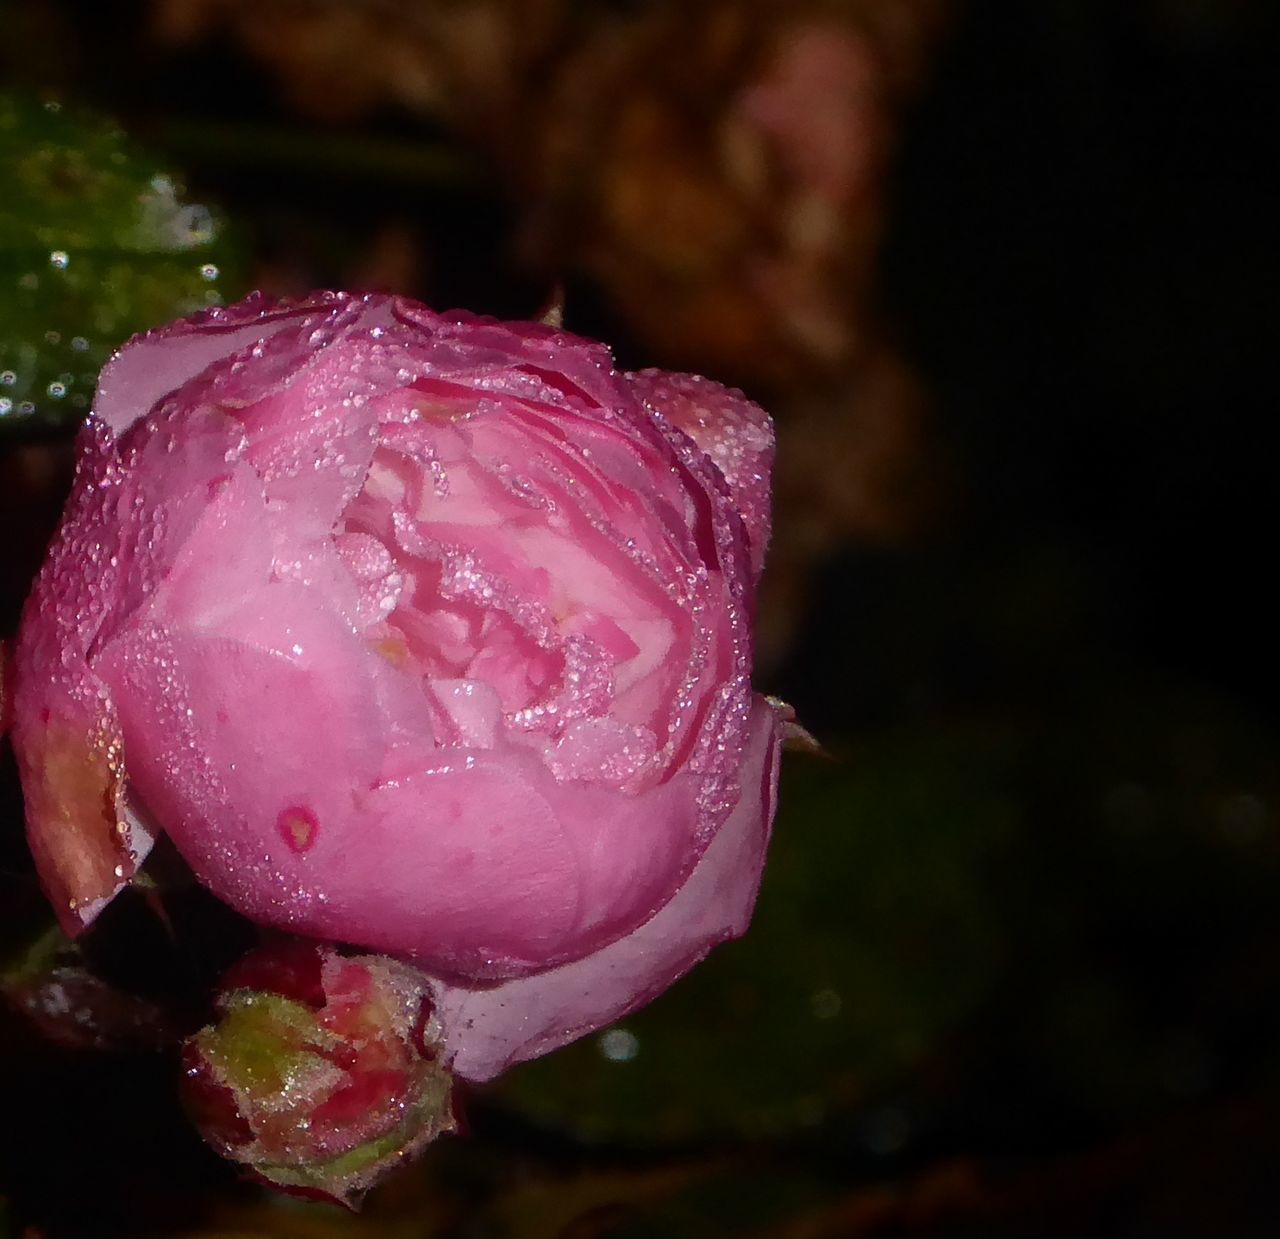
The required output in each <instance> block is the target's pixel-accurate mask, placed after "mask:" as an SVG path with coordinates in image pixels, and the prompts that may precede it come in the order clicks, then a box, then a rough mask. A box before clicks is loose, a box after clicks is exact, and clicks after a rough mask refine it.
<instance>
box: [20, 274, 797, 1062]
mask: <svg viewBox="0 0 1280 1239" xmlns="http://www.w3.org/2000/svg"><path fill="white" fill-rule="evenodd" d="M79 453H80V454H79V464H78V470H77V474H76V480H75V484H74V488H73V491H72V495H71V498H70V500H69V502H68V506H67V510H66V513H65V515H64V517H63V522H62V525H61V528H60V530H59V532H58V534H57V536H56V538H55V540H54V543H53V546H52V548H51V549H50V552H49V557H48V560H47V561H46V563H45V566H44V568H43V570H42V572H41V574H40V576H39V578H38V580H37V582H36V585H35V588H34V591H33V593H32V595H31V597H30V599H29V601H28V603H27V607H26V610H25V613H24V616H23V621H22V626H21V630H20V633H19V638H18V643H17V649H16V654H15V673H16V674H15V678H16V688H15V701H14V723H13V733H14V743H15V748H16V751H17V754H18V760H19V764H20V769H21V774H22V779H23V785H24V789H25V794H26V803H27V823H28V835H29V838H30V842H31V847H32V851H33V853H34V855H35V858H36V862H37V865H38V867H39V870H40V874H41V877H42V880H43V882H44V885H45V889H46V891H47V892H48V894H49V897H50V899H51V900H52V901H53V903H54V905H55V907H56V909H57V910H58V912H59V915H60V916H61V918H62V921H63V924H64V926H65V927H66V928H67V929H68V930H69V931H71V932H74V931H75V930H77V929H79V928H82V927H83V926H84V925H86V924H87V923H88V922H89V921H90V920H92V918H93V917H94V916H95V915H96V914H97V912H98V910H99V909H100V908H101V907H102V906H103V904H104V903H105V902H106V901H107V900H109V899H110V898H111V897H112V896H113V895H114V894H115V893H116V892H117V891H118V890H119V889H120V888H121V887H122V886H123V885H124V884H125V883H127V882H128V881H129V880H130V878H131V876H132V875H133V874H134V873H135V871H136V869H137V867H138V865H139V864H140V863H141V861H142V859H143V858H144V857H145V855H146V853H147V850H148V849H149V847H150V846H151V844H152V841H153V840H154V839H155V837H156V836H157V835H158V834H159V833H160V832H164V833H166V834H167V835H168V836H169V837H170V839H171V840H172V841H173V843H174V845H175V846H176V847H177V848H178V850H179V851H180V852H181V853H182V855H183V856H184V857H185V858H186V860H187V862H188V863H189V865H190V866H191V868H192V870H193V871H194V872H195V874H196V876H197V877H198V878H199V880H200V881H201V882H203V883H204V884H205V885H206V886H207V887H208V888H209V889H210V890H211V891H213V892H214V893H215V894H216V895H218V896H219V897H220V898H221V899H223V900H225V901H226V902H227V903H228V904H230V905H231V906H232V907H234V908H236V909H237V910H238V911H240V912H241V913H243V914H244V915H245V916H247V917H249V918H250V919H252V920H254V921H256V922H258V923H259V924H262V925H264V926H272V927H276V928H279V929H282V930H286V931H288V932H291V933H295V934H300V935H304V936H310V937H315V938H321V939H327V940H333V941H340V942H345V943H351V944H354V945H357V946H359V947H362V948H365V949H368V950H372V951H377V952H383V953H386V954H389V955H392V956H395V957H397V958H400V959H404V960H410V961H412V962H413V963H414V964H415V965H416V966H417V967H418V968H420V969H421V970H422V971H423V972H424V973H425V974H427V975H428V976H429V978H430V979H431V987H432V995H433V998H434V1001H435V1009H436V1018H437V1019H438V1020H439V1022H440V1027H441V1037H442V1047H443V1049H442V1052H443V1054H444V1058H445V1061H446V1062H447V1063H448V1064H449V1065H450V1067H451V1069H452V1070H453V1071H454V1072H456V1073H458V1074H460V1075H463V1076H466V1077H468V1078H471V1079H487V1078H489V1077H491V1076H493V1075H495V1074H497V1073H498V1072H499V1071H501V1070H503V1069H504V1068H505V1067H506V1066H508V1065H509V1064H511V1063H513V1062H517V1061H519V1060H521V1059H524V1058H529V1057H532V1056H534V1055H537V1054H541V1053H544V1052H546V1051H547V1050H550V1049H552V1048H554V1047H555V1046H557V1045H561V1044H563V1043H564V1042H566V1041H569V1040H571V1039H573V1038H574V1037H577V1036H580V1035H582V1034H583V1033H586V1032H589V1031H591V1030H592V1029H595V1028H598V1027H600V1026H601V1025H602V1024H605V1023H607V1022H609V1021H611V1020H613V1019H616V1018H617V1017H618V1016H620V1015H622V1014H623V1013H624V1012H626V1011H628V1010H630V1009H632V1008H633V1007H635V1006H638V1005H639V1004H641V1003H643V1002H645V1001H647V1000H648V999H649V998H651V997H653V996H654V995H655V994H657V993H659V992H660V991H661V990H663V989H664V988H665V987H666V986H667V985H669V984H670V983H671V982H672V981H673V980H674V979H675V978H676V977H678V976H679V975H681V974H682V973H683V972H685V971H686V970H687V969H688V968H689V967H691V966H692V965H693V964H694V963H695V962H696V961H697V960H699V959H700V958H701V957H702V956H703V955H705V954H706V952H707V951H708V950H709V949H710V948H711V947H712V946H714V945H715V944H716V943H717V942H720V941H723V940H724V939H726V938H729V937H733V936H735V935H737V934H740V933H742V932H743V930H744V929H745V928H746V924H747V921H748V919H749V917H750V913H751V908H752V904H753V902H754V899H755V893H756V888H757V884H758V881H759V876H760V870H761V866H762V864H763V860H764V851H765V845H766V842H767V839H768V833H769V827H770V822H771V819H772V816H773V807H774V793H775V788H776V781H777V752H778V748H779V744H778V740H779V734H780V729H779V723H778V719H777V716H776V712H775V710H774V709H773V707H771V706H770V705H769V704H768V703H767V702H766V701H765V700H764V699H763V698H761V697H759V696H756V695H754V694H753V693H752V691H751V687H750V683H749V675H750V670H751V631H750V615H751V610H752V604H753V593H754V588H755V582H756V578H757V576H758V574H759V571H760V567H761V562H762V559H763V554H764V549H765V544H766V542H767V541H768V536H769V500H768V487H769V471H770V466H771V461H772V454H773V436H772V429H771V426H770V423H769V419H768V418H767V417H766V416H765V414H764V413H763V412H762V411H761V410H760V409H759V408H757V407H756V406H755V405H753V404H751V403H750V402H749V401H747V400H745V399H744V398H743V397H742V396H741V395H739V394H737V393H734V392H731V391H727V390H725V389H724V388H722V387H719V386H718V385H716V384H715V383H711V382H708V381H706V380H704V379H697V378H693V377H690V376H686V375H671V374H662V373H657V372H651V371H646V372H641V373H634V374H633V373H627V372H624V371H619V370H617V369H615V368H614V365H613V361H612V358H611V357H610V355H609V353H608V351H607V350H606V349H605V348H603V347H602V346H601V345H598V344H593V343H590V342H589V341H586V340H582V339H580V338H578V337H576V336H573V335H570V334H569V333H567V332H564V331H561V330H558V329H555V328H553V327H550V326H547V325H544V324H536V323H497V322H493V321H491V320H488V319H482V318H476V317H473V316H471V315H468V314H462V313H456V314H448V315H440V314H436V313H433V312H432V311H431V310H428V309H426V308H425V307H424V306H421V305H418V304H416V303H414V302H411V301H407V300H403V299H399V298H391V297H383V296H367V297H352V296H347V295H342V294H319V295H316V296H315V297H313V298H311V299H309V300H307V301H304V302H300V303H276V302H271V301H267V300H265V299H263V298H261V297H251V298H249V299H248V300H247V301H245V302H243V303H241V304H240V305H237V306H234V307H231V308H230V309H224V310H212V311H207V312H205V313H203V314H200V315H197V316H196V317H194V318H192V319H188V320H185V321H183V322H179V323H176V324H174V325H172V326H170V327H167V328H164V329H162V330H159V331H155V332H151V333H149V334H147V335H143V336H139V337H137V338H136V339H134V340H133V341H132V342H130V343H129V344H128V345H126V346H125V347H124V348H123V349H122V350H121V351H120V352H119V353H118V354H116V356H115V357H114V358H113V359H112V360H111V361H110V362H109V363H108V365H107V366H106V368H105V369H104V370H103V373H102V376H101V380H100V383H99V387H98V393H97V397H96V401H95V406H94V413H93V416H92V417H91V418H90V419H89V422H88V423H87V425H86V427H85V429H84V431H83V432H82V435H81V439H80V444H79Z"/></svg>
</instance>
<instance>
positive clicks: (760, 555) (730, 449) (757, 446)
mask: <svg viewBox="0 0 1280 1239" xmlns="http://www.w3.org/2000/svg"><path fill="white" fill-rule="evenodd" d="M629 377H630V379H631V382H632V385H633V386H634V388H635V391H636V393H637V395H638V396H639V397H640V399H642V400H644V401H645V402H646V403H648V404H649V405H650V407H651V408H653V409H654V410H655V411H656V412H657V413H659V414H660V415H661V416H662V417H663V418H665V419H666V420H667V421H668V422H670V423H671V425H673V426H675V427H676V428H677V429H678V430H682V431H684V433H685V434H687V435H688V436H689V438H691V439H692V440H693V441H694V442H695V443H696V444H697V445H698V446H699V447H700V448H701V449H702V450H703V451H704V452H706V454H707V455H708V456H709V457H710V458H711V459H712V460H713V461H714V462H715V465H716V468H718V469H719V470H720V472H721V473H722V474H723V475H724V479H725V481H726V482H727V483H728V484H729V490H730V492H731V493H732V494H733V500H734V504H735V505H736V506H737V509H738V513H739V515H740V516H741V517H742V520H743V523H744V524H745V525H746V529H747V537H748V539H749V540H750V543H751V562H752V573H753V576H755V577H758V576H759V575H760V570H761V568H762V567H763V566H764V553H765V550H766V548H767V547H768V545H769V479H770V475H771V473H772V470H773V424H772V422H771V421H770V420H769V415H768V414H767V413H765V411H764V410H763V409H762V408H760V406H759V405H757V404H754V403H752V402H751V401H750V400H748V399H747V398H746V397H745V396H744V395H743V394H742V393H741V392H738V391H733V390H731V389H730V388H727V387H721V386H720V384H719V383H713V382H712V381H711V380H710V379H704V378H701V377H700V376H698V375H694V374H670V373H668V372H667V371H665V370H641V371H640V372H639V373H637V374H633V375H631V376H629Z"/></svg>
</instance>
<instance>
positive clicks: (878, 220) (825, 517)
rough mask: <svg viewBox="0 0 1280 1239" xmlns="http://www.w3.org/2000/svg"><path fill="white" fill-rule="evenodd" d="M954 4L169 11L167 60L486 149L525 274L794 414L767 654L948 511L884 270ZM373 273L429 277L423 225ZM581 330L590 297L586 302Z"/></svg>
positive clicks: (484, 0)
mask: <svg viewBox="0 0 1280 1239" xmlns="http://www.w3.org/2000/svg"><path fill="white" fill-rule="evenodd" d="M949 8H950V0H888V2H886V0H838V2H836V3H820V2H813V0H810V2H807V3H800V4H794V3H783V2H782V0H745V2H741V0H696V2H694V3H688V2H686V0H657V2H654V3H630V4H621V3H614V4H594V5H592V4H581V3H571V2H570V0H481V2H479V3H476V2H459V0H443V2H440V3H432V4H427V3H410V2H404V0H399V2H397V0H356V2H354V3H353V2H352V0H259V2H255V3H246V2H245V0H154V6H153V35H154V37H155V38H156V39H157V40H158V41H159V43H160V44H161V45H163V46H166V47H170V48H178V47H192V46H200V45H201V44H202V43H203V42H205V41H208V40H210V39H213V38H216V37H220V36H228V35H229V36H231V37H232V38H233V39H234V40H235V41H236V43H237V44H238V45H239V46H240V47H241V48H242V50H243V51H244V52H245V53H247V55H248V56H249V57H251V58H252V59H253V60H254V61H256V62H258V63H259V64H261V65H262V66H263V67H264V68H265V69H266V70H267V72H269V73H270V74H271V75H272V76H274V77H275V78H277V79H278V80H279V82H280V83H281V84H282V86H283V88H284V90H285V91H286V93H287V95H288V97H289V99H290V100H291V102H292V104H293V106H294V107H295V108H296V109H297V110H298V111H299V112H301V113H302V114H304V115H306V116H309V117H311V118H313V119H314V120H316V121H318V122H330V123H352V122H358V121H361V120H363V119H365V118H368V117H369V116H371V115H374V114H377V113H379V112H385V111H386V110H388V109H391V110H399V111H402V112H405V113H408V114H410V115H413V116H417V117H429V118H430V119H431V120H432V121H433V122H435V123H438V124H440V125H442V126H443V127H445V128H446V129H447V130H448V131H449V132H451V133H452V134H453V135H455V138H456V140H458V141H460V142H462V143H463V144H465V145H466V146H467V147H468V148H469V149H472V150H475V151H478V152H479V153H480V154H481V156H482V158H483V159H484V160H485V161H486V164H487V166H491V167H492V168H493V169H494V170H495V172H496V175H497V177H498V179H499V181H500V183H501V184H502V185H503V186H504V187H505V190H506V192H507V193H508V194H509V196H510V198H511V200H512V201H513V202H515V203H516V204H517V212H518V217H519V218H518V231H519V236H518V238H517V248H518V250H519V253H520V259H521V263H522V265H523V266H524V267H525V268H526V269H527V270H529V271H531V272H535V273H540V275H541V277H542V278H543V279H544V280H545V282H546V284H547V286H548V287H550V286H553V285H554V284H555V283H556V282H557V281H558V280H559V279H560V278H562V277H563V276H564V275H565V274H567V273H572V274H575V275H577V276H580V277H585V278H586V279H588V280H589V281H591V282H592V283H593V284H594V285H595V286H596V287H598V288H599V289H600V290H601V291H602V293H603V296H604V298H605V300H606V302H607V303H608V305H609V307H610V310H611V312H612V313H614V314H616V315H617V316H618V317H619V319H620V320H621V321H622V322H623V323H624V324H625V326H626V329H627V330H628V332H630V333H631V334H632V335H633V336H634V338H635V339H636V340H637V342H638V343H639V345H640V347H641V348H643V349H644V350H645V352H646V353H647V354H648V356H649V357H650V358H651V359H652V360H653V361H655V362H656V363H658V364H661V365H664V366H670V367H676V368H685V369H690V370H695V371H699V372H703V373H707V374H710V375H713V376H715V377H717V378H720V379H722V380H725V381H728V382H732V383H737V384H740V385H741V386H743V387H745V388H746V389H747V390H748V391H749V392H750V393H751V394H752V395H755V396H757V397H758V398H760V399H761V400H763V401H764V402H765V403H767V404H768V405H769V407H770V408H771V410H772V411H773V412H774V413H775V414H776V415H777V416H778V419H779V421H780V423H781V426H782V429H781V440H782V450H781V453H780V459H779V465H778V506H779V509H780V511H781V512H782V513H784V519H783V520H781V521H779V522H778V529H779V534H778V542H777V544H776V545H775V547H774V551H773V555H772V573H771V585H770V593H769V599H770V604H769V605H767V606H766V608H765V611H764V615H763V620H762V632H761V643H762V646H763V648H764V652H765V655H766V657H767V656H768V655H769V654H771V653H777V652H779V651H780V649H781V647H782V645H783V644H784V643H785V637H786V633H787V631H788V629H789V628H790V626H791V622H792V621H791V619H790V617H792V616H794V614H795V613H796V612H797V611H798V610H799V609H800V606H799V604H800V602H801V599H802V597H803V592H804V591H803V586H804V582H805V580H806V578H807V576H808V574H809V572H810V571H811V568H812V565H813V563H814V562H815V561H816V560H818V559H819V558H820V557H821V556H822V555H824V554H826V553H829V552H830V551H831V550H833V549H834V548H835V547H837V546H839V545H840V544H841V543H843V542H845V541H847V540H848V539H854V540H870V541H873V542H884V541H897V540H900V539H901V538H903V537H904V536H908V535H910V534H911V533H912V532H914V531H916V530H917V529H918V528H919V526H920V524H921V522H922V520H926V519H927V518H928V516H929V515H930V514H931V512H932V511H933V510H934V509H935V508H936V507H937V506H938V495H939V493H940V490H941V488H940V485H939V483H940V472H941V467H940V462H939V461H938V460H937V459H936V452H935V448H934V444H933V442H932V437H931V434H930V429H929V424H928V418H927V401H926V399H925V395H924V393H923V392H922V390H921V388H920V386H919V384H918V383H917V381H916V380H915V378H914V377H913V375H912V374H911V373H910V371H909V370H908V369H907V368H906V366H905V365H904V364H903V362H902V361H901V359H900V358H899V356H898V355H897V353H896V352H895V351H894V349H893V347H892V346H891V344H889V343H888V342H887V340H888V336H887V333H886V331H885V329H884V327H883V325H882V323H881V322H880V312H879V305H878V299H877V287H876V285H877V280H876V258H877V250H878V246H879V243H880V239H881V235H882V232H883V229H884V221H885V214H886V199H887V191H886V180H887V172H888V169H889V164H890V161H891V158H892V153H893V147H894V142H895V139H896V136H897V132H898V128H899V124H900V118H901V113H902V110H903V108H904V107H905V106H906V105H907V104H908V103H909V102H910V100H911V99H912V98H913V96H914V95H915V93H916V92H917V91H918V90H919V89H920V87H921V85H922V82H923V81H924V80H925V78H926V76H927V73H928V69H929V65H930V62H931V58H932V56H933V53H934V51H935V48H936V46H937V43H938V41H939V37H940V35H941V34H942V33H943V31H944V29H945V25H946V18H947V15H948V10H949ZM374 250H375V251H376V252H374V253H371V255H370V258H369V261H368V264H367V266H368V270H367V272H362V274H365V275H366V276H370V277H373V278H374V279H376V280H377V281H378V282H380V283H383V284H389V285H392V286H397V285H398V286H400V287H407V288H412V287H413V286H414V283H415V275H416V267H417V265H418V264H419V263H420V261H421V256H420V255H419V254H418V253H417V251H416V249H415V247H414V245H413V243H412V238H411V237H408V236H407V235H406V234H405V232H404V230H403V229H392V230H391V231H390V232H384V233H382V234H380V235H379V238H378V240H377V244H376V245H375V246H374ZM569 314H570V317H569V323H570V325H571V326H572V325H573V308H572V306H570V307H569Z"/></svg>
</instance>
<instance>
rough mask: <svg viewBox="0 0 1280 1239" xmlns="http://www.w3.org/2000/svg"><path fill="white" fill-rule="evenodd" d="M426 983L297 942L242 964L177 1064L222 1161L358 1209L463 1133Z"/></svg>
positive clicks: (384, 964) (410, 973) (395, 967)
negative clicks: (396, 1171)
mask: <svg viewBox="0 0 1280 1239" xmlns="http://www.w3.org/2000/svg"><path fill="white" fill-rule="evenodd" d="M427 991H428V986H427V982H426V980H425V978H424V977H423V976H422V975H421V973H419V972H417V970H416V969H413V968H410V967H408V966H406V965H404V964H398V963H395V962H394V961H392V960H389V959H385V958H382V957H380V956H344V955H341V954H339V953H338V952H337V951H336V950H334V949H333V948H332V947H330V946H323V945H321V944H319V943H314V942H299V941H297V940H296V939H295V940H293V941H289V942H285V943H282V944H280V945H278V946H269V947H263V948H261V949H260V950H258V951H255V952H254V953H253V954H251V955H249V956H247V957H246V958H245V959H243V960H241V962H240V963H238V964H237V965H236V966H235V967H234V968H232V969H231V971H230V972H229V973H227V975H226V976H225V977H224V978H223V980H222V984H221V986H220V987H219V991H218V998H217V1007H218V1015H219V1019H218V1021H217V1023H215V1024H212V1025H210V1026H209V1027H208V1028H205V1029H202V1030H201V1031H200V1032H199V1033H197V1034H196V1035H195V1036H194V1037H192V1038H191V1039H190V1040H189V1041H188V1042H187V1043H186V1046H185V1047H184V1050H183V1071H184V1081H183V1086H184V1087H183V1097H184V1101H185V1102H186V1106H187V1110H188V1112H189V1113H190V1115H191V1117H192V1119H193V1120H194V1122H195V1124H196V1126H197V1127H198V1128H199V1129H200V1133H201V1135H203V1136H204V1138H205V1140H206V1141H208V1143H209V1144H211V1145H212V1146H213V1147H214V1148H215V1149H217V1151H218V1152H219V1153H221V1154H222V1155H223V1156H224V1157H228V1158H230V1159H232V1160H233V1161H237V1162H240V1163H241V1164H243V1165H245V1166H247V1167H248V1168H249V1169H250V1170H251V1171H253V1172H254V1173H255V1174H256V1175H258V1176H259V1177H261V1178H263V1179H265V1180H267V1181H268V1182H269V1183H272V1184H275V1185H276V1186H277V1187H283V1188H285V1189H287V1190H289V1189H291V1190H294V1191H298V1192H302V1193H305V1194H318V1195H323V1196H328V1197H331V1198H333V1199H334V1200H337V1201H341V1202H342V1203H343V1204H347V1205H353V1204H355V1203H356V1202H357V1201H358V1199H359V1197H360V1196H361V1195H362V1194H363V1192H364V1191H366V1190H367V1189H368V1188H369V1187H371V1186H372V1185H373V1183H374V1181H375V1180H376V1179H378V1178H379V1177H381V1175H383V1174H384V1173H385V1172H386V1171H387V1170H389V1169H391V1168H392V1167H394V1166H396V1165H399V1164H400V1163H401V1162H402V1161H403V1160H404V1159H405V1158H408V1157H411V1156H412V1155H413V1154H414V1153H415V1152H417V1151H418V1150H419V1149H421V1148H422V1147H424V1146H425V1145H426V1144H427V1143H429V1142H430V1141H431V1140H433V1139H435V1137H436V1136H439V1135H442V1134H443V1133H445V1132H450V1131H453V1130H454V1128H455V1126H456V1124H455V1122H454V1119H453V1113H452V1110H451V1108H450V1102H449V1089H450V1084H451V1081H450V1078H449V1073H448V1072H447V1071H446V1070H445V1069H444V1068H443V1067H442V1066H441V1065H440V1063H439V1061H438V1050H439V1036H440V1027H439V1023H438V1021H437V1020H436V1019H435V1017H434V1014H433V1009H432V1003H431V998H430V996H429V994H428V992H427Z"/></svg>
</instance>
